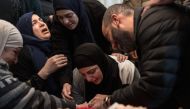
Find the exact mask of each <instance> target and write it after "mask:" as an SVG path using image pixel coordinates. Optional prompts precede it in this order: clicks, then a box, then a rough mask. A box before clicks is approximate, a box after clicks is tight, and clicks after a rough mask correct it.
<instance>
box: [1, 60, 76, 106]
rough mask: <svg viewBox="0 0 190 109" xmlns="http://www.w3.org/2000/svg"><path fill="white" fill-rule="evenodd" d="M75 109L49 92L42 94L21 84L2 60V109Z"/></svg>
mask: <svg viewBox="0 0 190 109" xmlns="http://www.w3.org/2000/svg"><path fill="white" fill-rule="evenodd" d="M58 108H61V109H62V108H75V104H74V103H70V102H67V101H65V100H63V99H59V98H57V97H55V96H52V95H48V93H47V92H40V91H38V90H35V89H34V88H31V87H30V86H28V85H27V84H26V83H23V82H20V81H19V80H18V79H17V78H14V77H13V76H12V73H11V72H9V71H8V65H7V63H6V62H5V61H3V60H2V59H0V109H58Z"/></svg>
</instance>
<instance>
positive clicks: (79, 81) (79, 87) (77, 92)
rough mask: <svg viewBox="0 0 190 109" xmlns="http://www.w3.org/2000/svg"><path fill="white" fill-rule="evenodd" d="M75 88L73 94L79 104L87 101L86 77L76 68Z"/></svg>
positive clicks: (74, 73) (74, 76) (74, 71)
mask: <svg viewBox="0 0 190 109" xmlns="http://www.w3.org/2000/svg"><path fill="white" fill-rule="evenodd" d="M72 86H73V88H72V96H73V98H74V100H75V102H76V103H77V104H82V103H84V102H85V83H84V78H83V77H82V75H81V74H80V73H79V71H78V70H77V69H76V68H75V69H74V70H73V85H72Z"/></svg>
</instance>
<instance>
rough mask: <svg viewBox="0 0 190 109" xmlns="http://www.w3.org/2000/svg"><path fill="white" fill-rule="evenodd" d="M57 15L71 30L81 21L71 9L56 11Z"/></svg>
mask: <svg viewBox="0 0 190 109" xmlns="http://www.w3.org/2000/svg"><path fill="white" fill-rule="evenodd" d="M56 16H57V18H58V20H59V21H60V22H61V23H62V25H64V26H65V27H66V28H68V29H69V30H74V29H75V28H76V27H77V25H78V23H79V18H78V16H77V15H76V14H75V13H74V12H73V11H71V10H66V9H62V10H58V11H56Z"/></svg>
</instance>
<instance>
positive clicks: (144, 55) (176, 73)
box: [111, 4, 190, 109]
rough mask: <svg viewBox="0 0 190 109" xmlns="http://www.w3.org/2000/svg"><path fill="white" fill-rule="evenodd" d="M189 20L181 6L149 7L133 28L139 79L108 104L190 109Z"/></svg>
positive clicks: (157, 108) (161, 108) (119, 91)
mask: <svg viewBox="0 0 190 109" xmlns="http://www.w3.org/2000/svg"><path fill="white" fill-rule="evenodd" d="M135 13H136V12H135ZM139 16H140V15H139ZM136 17H137V16H135V18H136ZM189 19H190V18H189V16H188V15H187V14H186V13H185V10H183V7H179V6H176V5H173V4H172V5H169V6H158V7H154V8H151V9H149V10H148V11H147V12H146V13H145V14H144V15H143V16H142V17H141V19H140V20H139V22H138V23H137V24H136V27H135V28H136V43H137V51H138V56H139V62H140V63H139V67H140V73H141V78H140V80H139V81H138V82H136V83H134V84H132V85H130V86H129V87H126V88H124V89H121V90H118V91H116V92H114V93H113V94H112V95H111V102H115V101H117V102H120V103H124V104H133V105H143V106H147V107H148V108H149V109H176V107H177V106H179V105H180V106H183V107H184V109H189V108H190V106H189V105H190V104H189V103H188V102H187V100H188V99H189V98H190V96H189V95H190V93H189V92H190V87H189V85H187V83H189V82H188V81H189V80H190V73H189V72H190V69H189V68H188V63H189V61H190V59H189V58H190V53H189V51H190V47H189V46H190V42H189V41H190V39H189V34H190V27H189V26H190V22H189Z"/></svg>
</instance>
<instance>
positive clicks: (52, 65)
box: [38, 54, 68, 79]
mask: <svg viewBox="0 0 190 109" xmlns="http://www.w3.org/2000/svg"><path fill="white" fill-rule="evenodd" d="M67 61H68V60H67V57H65V56H64V55H63V54H58V55H54V56H52V57H50V58H49V59H48V60H47V61H46V63H45V65H44V66H43V68H42V69H41V70H40V72H39V73H38V75H39V76H40V77H41V78H42V79H47V77H48V76H49V75H50V74H52V73H54V72H55V71H56V70H58V69H60V68H62V67H64V66H66V65H67Z"/></svg>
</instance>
